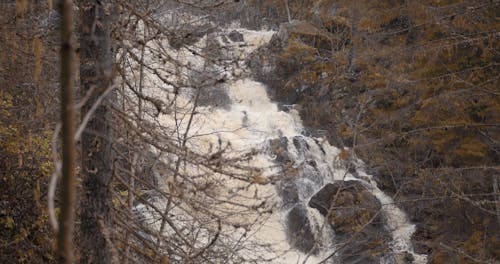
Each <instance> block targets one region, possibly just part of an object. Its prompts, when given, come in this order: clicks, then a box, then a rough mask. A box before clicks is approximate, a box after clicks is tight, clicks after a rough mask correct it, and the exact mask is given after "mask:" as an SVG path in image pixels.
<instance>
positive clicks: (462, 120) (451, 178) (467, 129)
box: [248, 1, 500, 263]
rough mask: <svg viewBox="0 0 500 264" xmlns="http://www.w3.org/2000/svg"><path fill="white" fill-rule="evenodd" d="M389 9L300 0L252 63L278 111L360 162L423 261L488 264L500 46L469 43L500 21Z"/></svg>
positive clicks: (451, 10) (492, 246)
mask: <svg viewBox="0 0 500 264" xmlns="http://www.w3.org/2000/svg"><path fill="white" fill-rule="evenodd" d="M389 2H390V1H373V3H366V4H360V5H357V6H355V5H354V4H351V3H349V2H343V1H311V2H307V1H306V2H303V5H304V6H308V5H309V7H310V8H309V9H307V8H303V9H301V10H311V11H310V12H297V13H296V15H295V18H298V19H300V20H295V21H292V22H291V23H283V24H281V26H280V28H279V31H278V32H277V34H276V35H275V36H274V37H273V39H272V40H271V42H270V43H269V45H267V46H266V47H263V48H261V49H259V50H258V52H256V53H254V55H253V57H252V58H250V59H249V60H248V63H249V65H250V66H251V67H252V69H253V71H254V74H255V78H257V79H258V80H259V81H262V82H264V83H266V84H267V85H268V87H269V93H270V94H272V95H273V97H274V99H275V100H277V101H279V102H280V103H281V105H282V107H283V109H284V110H286V109H287V108H290V107H294V108H295V109H298V110H300V114H301V116H302V119H303V120H304V123H305V125H306V126H308V127H309V128H310V130H311V131H313V133H318V134H321V135H325V136H326V137H327V138H328V140H329V141H330V142H331V143H333V144H334V145H337V146H340V147H350V148H351V152H350V153H347V154H346V156H347V157H348V156H349V155H351V154H353V155H356V156H357V157H360V158H361V159H363V160H364V161H365V162H366V163H367V165H368V166H369V168H370V170H371V173H373V174H374V175H375V176H376V178H377V181H378V183H379V186H380V187H381V188H382V189H383V190H384V191H389V192H391V193H393V194H394V195H395V196H396V200H397V202H398V203H400V204H401V206H402V207H403V208H404V209H405V210H406V212H408V213H409V215H410V218H411V220H412V221H413V222H415V223H416V224H417V233H416V235H415V236H414V239H415V247H416V249H417V250H418V251H419V252H420V253H425V254H429V255H430V259H429V262H430V263H450V262H453V263H458V262H464V263H468V262H473V261H485V262H488V261H496V260H498V259H499V257H500V251H498V250H497V248H500V241H499V240H498V236H499V231H498V226H499V225H500V222H499V220H498V219H497V218H498V209H497V208H499V206H500V205H499V202H498V191H495V190H498V188H499V187H498V182H499V180H498V178H499V177H500V176H499V175H500V172H499V170H498V164H499V162H500V156H499V152H498V151H497V149H498V148H499V147H500V146H499V145H498V142H497V140H496V139H495V138H498V136H499V135H500V129H499V127H498V123H499V122H500V119H499V118H500V101H499V100H498V94H497V93H496V92H494V91H495V90H497V88H496V87H495V86H496V84H495V83H497V77H496V73H495V72H497V70H495V69H497V66H494V65H496V64H495V62H494V61H498V55H495V52H492V50H491V48H493V47H497V48H498V44H499V43H498V38H496V37H493V36H492V35H491V34H489V33H477V34H479V35H481V36H482V37H481V39H480V38H479V37H478V38H476V37H471V36H472V35H473V34H476V33H473V32H487V31H488V29H492V27H494V25H495V23H497V22H494V17H495V16H494V14H493V13H491V6H489V7H488V4H486V3H482V4H481V2H480V1H472V2H471V1H454V2H456V3H454V4H453V5H452V4H447V3H437V2H436V3H434V2H433V3H431V4H430V6H428V7H423V6H419V5H418V4H408V5H403V4H395V5H396V6H397V7H398V8H399V9H398V10H400V12H395V8H394V7H393V4H394V3H392V4H391V3H389ZM431 7H432V8H434V9H432V10H434V11H433V12H434V13H432V12H430V11H429V10H431ZM462 8H463V9H462ZM297 10H300V9H297ZM437 10H438V11H437ZM460 10H462V11H463V10H470V11H468V12H462V11H460ZM292 11H293V10H292ZM292 13H293V12H292ZM436 16H438V17H441V18H443V17H446V18H447V19H446V20H442V19H441V20H440V23H437V22H433V21H435V20H434V19H435V18H436ZM479 17H482V18H481V19H479ZM460 21H462V22H465V21H474V22H473V23H462V22H460ZM423 25H425V26H423ZM443 25H446V27H445V26H443ZM453 32H455V33H456V32H461V33H460V34H462V36H463V39H462V40H464V41H465V40H468V42H467V44H465V43H464V42H461V41H456V40H451V39H450V37H451V35H453V34H455V33H453ZM471 34H472V35H471ZM466 36H467V37H466ZM486 39H488V40H486ZM465 83H468V84H465ZM479 87H482V88H480V89H481V91H479V90H477V89H478V88H479ZM403 258H404V257H403Z"/></svg>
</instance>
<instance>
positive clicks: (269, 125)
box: [150, 28, 426, 263]
mask: <svg viewBox="0 0 500 264" xmlns="http://www.w3.org/2000/svg"><path fill="white" fill-rule="evenodd" d="M231 30H237V31H238V32H240V33H241V34H243V37H244V40H245V43H244V45H241V44H243V43H232V50H231V52H232V56H234V57H235V58H237V59H240V61H239V62H238V64H237V65H238V70H237V69H226V75H227V76H228V78H229V82H228V83H227V85H226V87H225V89H226V91H227V94H228V96H229V98H230V101H231V103H230V105H229V107H227V108H214V107H198V109H197V112H198V114H197V115H195V117H194V119H193V122H192V124H191V127H192V128H191V129H190V132H189V134H190V135H193V136H194V135H198V136H196V137H195V138H193V139H192V140H190V141H189V143H188V144H189V146H190V147H191V149H193V150H195V151H199V152H200V153H206V152H207V150H208V149H209V148H211V146H212V145H214V144H217V142H218V141H221V140H222V141H225V142H230V143H231V146H232V149H233V150H234V151H235V152H243V151H247V150H249V149H257V150H261V151H260V152H258V153H259V154H257V156H256V157H255V158H254V159H253V160H252V164H251V165H252V166H255V167H259V168H263V169H264V168H273V165H274V164H275V160H274V158H276V157H275V156H273V154H272V153H271V152H270V151H265V149H266V148H268V147H269V142H270V140H274V139H277V138H286V139H287V140H288V142H289V144H287V153H288V155H289V156H290V160H291V164H292V166H293V167H294V168H298V169H299V171H300V172H299V174H298V177H297V179H295V181H294V183H293V184H294V185H295V186H297V192H298V197H299V201H297V203H298V204H301V206H302V208H305V210H306V212H307V217H308V222H309V223H310V225H311V229H312V232H313V234H314V235H315V236H316V240H317V241H318V242H320V245H319V248H318V251H317V253H316V254H304V253H302V252H300V251H298V250H294V249H293V248H292V247H291V246H290V244H289V242H288V241H289V240H290V239H287V232H286V224H285V223H284V219H285V215H286V214H287V213H289V211H290V210H291V208H290V207H283V209H282V210H276V211H275V212H274V213H273V214H271V216H270V217H269V218H268V219H267V220H266V221H265V222H264V223H263V224H262V225H261V226H259V227H258V228H257V229H256V230H254V231H252V232H250V233H252V234H253V238H252V239H254V240H255V241H262V242H266V243H269V244H271V245H272V250H270V251H269V254H270V256H269V257H270V258H274V261H273V263H318V262H320V261H321V260H323V259H324V257H325V256H327V255H329V254H330V252H332V251H334V249H333V248H331V241H330V240H331V238H332V236H333V234H332V231H331V229H330V227H329V225H328V224H326V220H324V218H323V216H321V215H320V214H319V213H318V212H317V211H316V210H315V209H312V208H309V207H308V206H307V204H308V200H309V199H310V198H311V196H312V195H314V194H315V193H316V192H317V191H318V190H320V189H321V188H322V187H323V186H324V185H325V184H326V183H329V182H333V181H334V180H356V181H361V182H363V184H364V185H365V186H367V189H368V190H369V191H370V192H371V193H372V194H373V195H374V196H375V197H377V199H378V200H379V201H380V202H381V204H382V210H383V213H384V215H385V217H386V219H387V225H388V228H389V229H390V232H391V235H392V239H393V242H392V244H391V245H392V250H393V251H394V252H405V251H406V252H410V253H411V254H412V255H413V256H414V258H415V263H425V262H426V257H425V256H423V255H418V254H416V253H413V250H412V245H411V236H412V234H413V232H414V230H415V227H414V225H412V224H411V223H410V222H409V221H408V219H407V217H406V215H405V214H404V212H402V211H401V210H400V209H399V208H397V207H396V206H395V205H394V202H393V200H392V199H391V197H389V196H388V195H386V194H384V193H383V192H382V191H381V190H380V189H379V188H378V187H377V185H376V183H375V181H374V180H373V179H372V177H371V176H370V175H367V174H366V173H365V172H364V171H363V169H362V163H361V162H359V161H358V164H359V166H358V169H357V174H358V177H355V176H354V175H353V174H351V173H348V172H346V170H345V168H343V167H342V166H340V165H339V160H338V155H339V153H340V150H339V149H337V148H335V147H333V146H331V145H330V144H329V143H328V142H327V141H326V140H325V139H322V138H313V137H307V136H305V135H303V130H304V129H303V125H302V121H301V118H300V116H299V115H298V112H297V111H296V110H294V109H293V108H292V109H290V110H289V111H287V112H284V111H280V110H279V109H278V106H277V105H276V104H275V103H274V102H272V101H271V100H270V98H269V97H268V95H267V92H266V87H265V86H264V85H263V84H262V83H259V82H256V81H254V80H252V79H251V78H249V77H245V76H249V75H248V72H247V71H248V70H247V69H245V66H244V63H243V61H242V59H244V58H245V56H246V55H248V54H249V53H250V52H252V51H253V50H254V49H256V48H257V47H258V46H260V45H262V44H265V43H266V42H267V41H269V39H270V38H271V36H272V35H273V34H274V32H271V31H251V30H246V29H239V28H235V29H231ZM231 30H228V31H227V32H229V31H231ZM203 41H205V40H202V42H203ZM198 45H200V44H198ZM230 46H231V45H230ZM186 54H189V52H186ZM183 60H185V61H186V63H191V64H193V65H199V67H200V68H201V67H202V65H203V62H202V61H200V59H199V57H194V56H193V57H190V56H189V55H185V57H184V58H183ZM239 69H242V72H240V71H239ZM245 73H246V74H245ZM241 76H243V77H241ZM153 79H154V77H152V78H151V80H150V81H151V82H154V80H153ZM151 94H152V95H153V94H156V95H158V93H155V92H151ZM184 96H185V98H183V97H182V96H181V98H179V99H178V102H177V104H179V105H183V106H189V105H190V104H191V103H192V100H191V99H192V94H189V93H186V94H184ZM187 108H189V107H187ZM160 122H161V123H162V124H163V125H165V126H167V127H168V126H173V125H176V126H177V127H180V128H181V129H182V128H184V127H185V126H186V122H184V123H180V124H179V123H176V120H175V118H174V117H172V116H171V115H162V116H161V117H160ZM292 143H293V144H292ZM310 161H314V166H311V165H308V162H310ZM276 173H280V171H279V170H277V169H276V168H275V169H267V171H264V172H263V175H264V176H265V177H269V176H271V175H275V174H276ZM311 175H313V178H311ZM359 176H361V177H359ZM227 184H228V185H230V184H231V182H228V183H227ZM231 187H234V186H227V188H231ZM258 191H259V192H260V193H261V194H262V193H263V194H268V195H271V196H274V197H275V199H274V201H275V202H276V204H280V203H281V200H280V199H279V197H278V195H277V193H276V192H277V190H276V188H274V187H273V186H260V187H258ZM255 192H257V190H256V191H255Z"/></svg>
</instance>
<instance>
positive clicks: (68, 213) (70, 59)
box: [57, 0, 76, 264]
mask: <svg viewBox="0 0 500 264" xmlns="http://www.w3.org/2000/svg"><path fill="white" fill-rule="evenodd" d="M60 10H61V120H62V135H63V139H62V149H63V164H62V176H63V177H62V188H61V215H60V221H59V223H60V224H59V232H58V236H57V259H58V263H68V264H70V263H73V227H74V218H75V217H74V213H75V212H74V211H75V156H76V155H75V152H76V151H75V139H74V137H75V124H74V121H75V120H74V112H75V110H74V107H75V106H74V98H73V97H74V91H73V90H74V81H75V79H74V76H75V40H74V36H73V2H72V1H71V0H64V1H61V3H60Z"/></svg>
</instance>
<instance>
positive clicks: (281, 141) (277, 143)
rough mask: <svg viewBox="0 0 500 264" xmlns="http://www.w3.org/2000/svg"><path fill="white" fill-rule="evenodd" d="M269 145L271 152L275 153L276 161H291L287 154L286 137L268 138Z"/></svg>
mask: <svg viewBox="0 0 500 264" xmlns="http://www.w3.org/2000/svg"><path fill="white" fill-rule="evenodd" d="M269 147H270V151H271V153H272V154H274V155H276V162H279V163H280V164H284V163H287V162H290V161H291V159H290V156H289V155H288V139H287V138H286V137H279V138H276V139H272V140H270V142H269Z"/></svg>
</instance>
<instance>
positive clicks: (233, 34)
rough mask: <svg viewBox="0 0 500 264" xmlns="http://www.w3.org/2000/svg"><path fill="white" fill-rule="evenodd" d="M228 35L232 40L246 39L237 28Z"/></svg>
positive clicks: (241, 40)
mask: <svg viewBox="0 0 500 264" xmlns="http://www.w3.org/2000/svg"><path fill="white" fill-rule="evenodd" d="M227 36H228V37H229V39H230V40H231V41H232V42H244V41H245V39H244V38H243V34H241V33H240V32H238V31H236V30H233V31H231V32H230V33H229V34H228V35H227Z"/></svg>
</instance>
